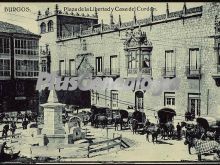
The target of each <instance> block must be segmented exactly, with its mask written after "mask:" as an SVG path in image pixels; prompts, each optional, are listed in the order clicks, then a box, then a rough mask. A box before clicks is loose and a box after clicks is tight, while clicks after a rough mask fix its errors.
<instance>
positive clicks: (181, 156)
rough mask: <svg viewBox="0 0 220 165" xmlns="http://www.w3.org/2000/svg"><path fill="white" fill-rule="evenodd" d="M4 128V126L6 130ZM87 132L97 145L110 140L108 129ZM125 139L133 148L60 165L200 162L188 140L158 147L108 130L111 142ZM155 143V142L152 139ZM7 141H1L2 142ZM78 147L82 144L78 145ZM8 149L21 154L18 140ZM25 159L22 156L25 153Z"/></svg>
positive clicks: (210, 158) (125, 132)
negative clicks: (185, 143)
mask: <svg viewBox="0 0 220 165" xmlns="http://www.w3.org/2000/svg"><path fill="white" fill-rule="evenodd" d="M17 126H18V128H19V129H17V131H16V133H21V132H22V129H21V124H18V125H17ZM2 127H3V125H1V126H0V130H2ZM82 128H83V130H85V129H86V130H87V137H89V138H92V139H93V141H99V140H102V139H106V138H107V129H106V128H105V129H103V128H93V127H91V126H90V125H88V126H83V127H82ZM113 133H114V134H115V135H114V136H119V135H122V138H123V139H124V140H125V142H126V143H127V144H128V145H129V146H130V147H129V148H124V149H121V150H120V149H110V150H109V151H107V150H106V151H103V152H99V153H96V154H94V155H91V157H89V158H87V157H84V158H61V159H60V161H67V162H74V161H86V162H92V161H197V155H196V154H195V150H194V149H192V150H191V151H192V154H191V155H190V154H189V153H188V148H187V146H186V145H184V138H183V139H182V140H161V139H160V138H159V142H158V143H157V144H153V143H152V142H148V141H146V136H145V135H141V134H133V133H132V132H131V130H129V129H128V130H122V131H121V130H119V131H115V130H114V128H113V127H110V128H109V129H108V138H112V137H113ZM150 140H151V139H150ZM2 141H3V139H2V138H1V139H0V142H2ZM76 143H80V141H79V142H76ZM7 144H8V146H12V147H13V149H14V152H17V151H18V150H19V146H18V145H19V142H18V139H12V140H11V138H8V139H7ZM21 155H22V152H21ZM213 156H214V155H213V154H211V155H208V156H202V159H203V161H213V160H214V157H213Z"/></svg>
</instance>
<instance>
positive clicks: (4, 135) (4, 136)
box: [2, 124, 9, 139]
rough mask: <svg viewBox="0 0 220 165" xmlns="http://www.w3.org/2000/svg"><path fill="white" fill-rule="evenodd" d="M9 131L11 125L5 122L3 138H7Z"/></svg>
mask: <svg viewBox="0 0 220 165" xmlns="http://www.w3.org/2000/svg"><path fill="white" fill-rule="evenodd" d="M8 131H9V125H8V124H5V125H4V127H3V130H2V138H5V139H6V138H7V137H8Z"/></svg>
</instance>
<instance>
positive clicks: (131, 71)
mask: <svg viewBox="0 0 220 165" xmlns="http://www.w3.org/2000/svg"><path fill="white" fill-rule="evenodd" d="M138 72H139V69H138V68H129V69H128V74H137V73H138ZM140 72H141V73H142V74H147V75H151V72H152V68H141V70H140Z"/></svg>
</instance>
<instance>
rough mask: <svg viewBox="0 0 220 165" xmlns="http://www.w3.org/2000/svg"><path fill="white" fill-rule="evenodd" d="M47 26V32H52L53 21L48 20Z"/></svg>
mask: <svg viewBox="0 0 220 165" xmlns="http://www.w3.org/2000/svg"><path fill="white" fill-rule="evenodd" d="M47 28H48V29H47V30H48V32H52V31H53V21H52V20H50V21H48V23H47Z"/></svg>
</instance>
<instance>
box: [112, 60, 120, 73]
mask: <svg viewBox="0 0 220 165" xmlns="http://www.w3.org/2000/svg"><path fill="white" fill-rule="evenodd" d="M110 67H111V68H110V74H118V69H119V68H118V58H117V56H110Z"/></svg>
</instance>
